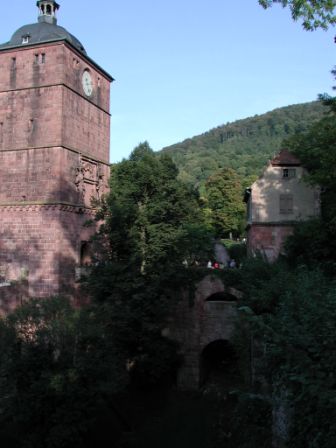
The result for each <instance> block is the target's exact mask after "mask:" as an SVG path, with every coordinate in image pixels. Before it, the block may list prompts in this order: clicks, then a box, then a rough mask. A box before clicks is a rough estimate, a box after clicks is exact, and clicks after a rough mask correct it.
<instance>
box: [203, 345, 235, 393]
mask: <svg viewBox="0 0 336 448" xmlns="http://www.w3.org/2000/svg"><path fill="white" fill-rule="evenodd" d="M239 382H240V374H239V366H238V355H237V352H236V350H235V348H234V346H233V344H232V343H231V342H229V341H226V340H222V339H220V340H217V341H213V342H211V343H210V344H208V345H207V346H206V347H205V348H204V350H203V351H202V353H201V359H200V386H204V385H205V384H218V385H220V386H221V387H223V388H226V389H230V388H231V387H235V386H236V385H238V384H239Z"/></svg>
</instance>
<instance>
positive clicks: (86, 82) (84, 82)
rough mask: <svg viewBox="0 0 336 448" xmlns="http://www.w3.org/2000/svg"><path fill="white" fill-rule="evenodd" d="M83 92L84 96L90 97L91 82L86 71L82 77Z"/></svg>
mask: <svg viewBox="0 0 336 448" xmlns="http://www.w3.org/2000/svg"><path fill="white" fill-rule="evenodd" d="M82 85H83V90H84V93H85V95H86V96H91V95H92V92H93V82H92V78H91V75H90V72H89V71H88V70H85V71H84V73H83V76H82Z"/></svg>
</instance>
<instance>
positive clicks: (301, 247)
mask: <svg viewBox="0 0 336 448" xmlns="http://www.w3.org/2000/svg"><path fill="white" fill-rule="evenodd" d="M285 249H286V256H287V260H288V262H289V263H290V265H292V266H300V265H307V266H309V267H310V268H311V269H314V268H319V269H321V270H323V271H324V272H325V273H326V274H328V275H335V272H336V261H335V253H336V244H335V238H334V232H333V231H332V229H331V228H330V226H328V225H326V223H325V222H323V221H322V220H321V219H314V220H310V221H305V222H301V223H300V224H297V225H296V226H295V228H294V233H293V235H291V236H290V237H289V238H288V239H287V241H286V246H285Z"/></svg>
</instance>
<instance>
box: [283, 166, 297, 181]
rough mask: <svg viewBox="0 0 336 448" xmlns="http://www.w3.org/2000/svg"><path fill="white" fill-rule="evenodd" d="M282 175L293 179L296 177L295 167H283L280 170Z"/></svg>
mask: <svg viewBox="0 0 336 448" xmlns="http://www.w3.org/2000/svg"><path fill="white" fill-rule="evenodd" d="M282 177H283V178H284V179H293V178H294V177H296V169H295V168H284V169H283V170H282Z"/></svg>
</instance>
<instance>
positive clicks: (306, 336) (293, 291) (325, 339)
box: [224, 237, 336, 448]
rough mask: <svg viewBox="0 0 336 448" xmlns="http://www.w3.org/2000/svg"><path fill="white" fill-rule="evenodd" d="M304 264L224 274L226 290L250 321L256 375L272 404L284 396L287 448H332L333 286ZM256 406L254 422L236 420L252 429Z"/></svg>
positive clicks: (247, 267) (254, 264) (251, 266)
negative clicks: (237, 296) (234, 293)
mask: <svg viewBox="0 0 336 448" xmlns="http://www.w3.org/2000/svg"><path fill="white" fill-rule="evenodd" d="M293 238H294V237H293ZM334 259H335V258H334ZM303 261H304V260H303V259H301V260H300V261H299V260H297V266H296V267H294V266H293V264H291V265H287V263H286V262H285V261H284V260H282V261H279V262H277V263H275V264H273V265H270V264H268V263H266V262H265V261H264V260H262V259H261V258H260V259H258V258H257V259H251V260H247V261H246V262H245V263H244V265H243V267H242V268H241V269H240V270H236V271H227V272H226V273H225V274H224V275H225V276H226V282H227V284H228V285H233V286H235V287H236V288H238V289H239V290H240V291H242V292H243V293H244V296H243V299H242V300H241V301H240V305H241V308H240V310H241V313H242V316H244V317H245V319H247V321H248V322H249V325H250V331H251V332H252V334H253V340H254V341H255V342H254V347H255V349H256V348H257V347H260V349H259V352H260V353H259V355H257V354H255V357H256V358H255V359H254V375H255V376H256V378H257V379H258V378H259V379H262V378H263V377H265V378H266V383H268V384H269V385H271V387H272V390H273V395H272V400H273V401H277V400H279V396H281V394H282V393H281V391H285V392H286V397H287V398H286V399H287V401H288V404H289V405H290V407H289V408H288V412H291V419H292V421H291V426H290V433H289V441H288V444H287V445H286V446H288V447H289V448H290V447H293V448H294V447H295V448H307V447H308V448H317V447H318V448H321V447H325V448H327V447H331V446H335V443H336V438H335V436H336V426H335V421H336V420H335V417H336V414H335V405H334V403H335V399H336V396H335V388H336V380H335V376H334V374H333V373H332V372H334V371H335V367H336V364H335V363H336V357H335V353H334V337H335V319H336V294H335V291H336V288H335V286H336V284H335V281H334V278H333V277H329V276H326V275H325V274H324V273H323V272H322V271H321V270H319V269H318V267H317V265H312V266H305V265H304V264H303ZM320 266H322V267H323V263H321V265H320ZM263 381H264V380H263ZM279 394H280V395H279ZM281 400H283V397H282V398H281ZM283 404H284V403H283ZM251 406H252V408H253V409H254V411H253V412H252V415H254V417H253V416H252V417H251V416H250V417H248V416H247V415H246V412H245V410H240V411H239V415H238V418H240V417H239V416H241V418H242V416H243V415H245V417H244V418H247V423H248V424H251V425H252V426H255V423H254V420H255V416H256V415H257V416H258V415H259V416H260V411H259V410H258V409H257V408H256V407H253V403H251ZM290 409H291V411H290ZM254 413H255V414H254ZM266 429H267V428H265V430H266Z"/></svg>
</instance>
